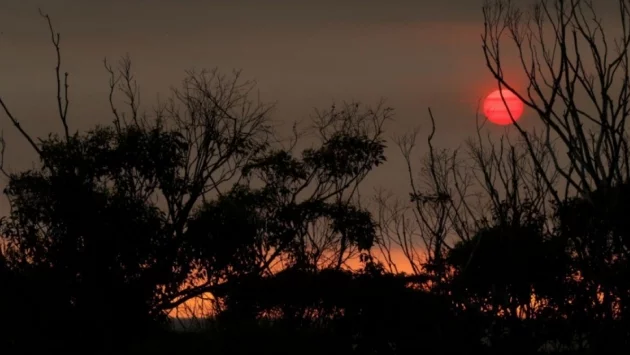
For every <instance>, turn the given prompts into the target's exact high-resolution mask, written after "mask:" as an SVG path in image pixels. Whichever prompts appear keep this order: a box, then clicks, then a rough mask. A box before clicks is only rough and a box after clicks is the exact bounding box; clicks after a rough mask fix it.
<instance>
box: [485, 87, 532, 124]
mask: <svg viewBox="0 0 630 355" xmlns="http://www.w3.org/2000/svg"><path fill="white" fill-rule="evenodd" d="M503 100H505V102H503ZM523 109H524V107H523V102H522V101H521V100H520V99H519V98H518V97H517V96H516V95H515V94H514V93H512V92H511V91H509V90H495V91H493V92H492V93H490V95H488V96H487V97H486V99H485V100H484V101H483V113H484V114H485V115H486V117H487V118H488V120H489V121H490V122H492V123H494V124H497V125H500V126H505V125H509V124H510V123H512V118H514V121H517V120H518V119H519V118H521V115H522V114H523ZM510 113H511V114H512V117H510Z"/></svg>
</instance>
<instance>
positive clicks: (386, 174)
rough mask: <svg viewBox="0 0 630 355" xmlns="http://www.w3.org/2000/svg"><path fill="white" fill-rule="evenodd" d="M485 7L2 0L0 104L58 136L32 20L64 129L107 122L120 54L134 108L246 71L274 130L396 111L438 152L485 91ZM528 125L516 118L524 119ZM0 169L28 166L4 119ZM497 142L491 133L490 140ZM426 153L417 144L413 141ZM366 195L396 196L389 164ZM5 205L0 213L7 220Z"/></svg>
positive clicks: (451, 141) (451, 2) (457, 136)
mask: <svg viewBox="0 0 630 355" xmlns="http://www.w3.org/2000/svg"><path fill="white" fill-rule="evenodd" d="M481 5H482V0H448V1H421V0H388V1H384V0H382V1H377V0H318V1H315V0H313V1H306V0H302V1H300V0H264V1H263V0H223V1H220V0H177V1H176V0H172V1H166V0H133V1H131V0H127V1H123V0H108V1H86V0H46V1H44V0H40V1H35V0H0V32H2V34H1V35H0V53H1V55H0V95H2V97H3V99H4V100H5V102H6V103H7V104H8V105H9V107H10V108H11V110H12V111H13V112H14V114H15V115H16V117H18V118H19V119H20V120H21V121H22V123H23V126H24V127H25V128H26V129H27V130H28V131H30V132H33V133H34V134H35V135H45V134H47V133H48V132H50V131H51V130H56V131H58V130H59V129H60V127H61V125H60V122H59V120H58V119H57V118H56V108H55V92H54V85H55V81H54V71H53V69H54V65H55V57H54V55H55V54H54V49H53V47H52V45H51V43H50V37H49V34H48V32H47V31H48V29H47V24H46V22H45V21H44V20H43V19H42V18H41V17H40V16H39V15H38V12H37V9H38V7H41V8H42V10H43V11H44V12H47V13H49V14H50V16H51V17H52V19H53V22H54V25H55V27H56V30H57V31H59V32H61V40H62V43H61V46H62V51H63V53H62V55H63V61H64V62H63V70H66V71H68V72H70V101H71V103H70V113H69V121H70V125H71V126H73V127H76V128H81V129H84V128H88V127H91V126H93V125H94V124H96V123H98V122H107V121H109V120H111V114H110V113H109V111H108V108H107V89H108V87H107V73H106V72H105V70H104V69H103V65H102V60H103V58H104V57H108V58H111V59H112V60H115V59H117V58H118V57H119V56H121V55H123V54H125V53H127V52H128V53H129V54H130V55H131V57H132V59H133V62H134V65H135V68H136V74H137V79H138V80H139V83H140V86H141V90H142V99H143V103H145V104H147V105H150V104H152V103H153V102H154V98H155V94H156V93H157V92H165V91H166V89H167V88H168V87H169V86H171V85H178V84H179V82H180V80H181V79H182V78H183V76H184V70H186V69H191V68H213V67H219V68H220V69H221V70H223V71H226V72H227V71H230V70H231V69H233V68H240V69H243V75H244V77H245V78H248V79H255V80H257V81H258V83H259V86H258V87H259V89H260V92H261V95H262V98H263V100H267V101H277V102H278V105H277V109H276V111H275V113H274V119H276V120H281V121H290V120H296V119H297V120H299V119H303V118H305V117H307V116H308V115H309V114H311V113H312V110H313V108H314V107H320V108H321V107H327V106H329V105H330V104H331V103H332V102H333V100H337V101H341V100H353V99H354V100H360V101H362V102H365V103H375V102H376V101H378V99H379V98H381V97H383V98H385V99H387V102H388V104H389V105H390V106H393V107H394V108H395V109H396V116H395V119H396V122H394V123H392V124H391V125H390V126H389V134H390V135H391V134H399V133H402V132H405V131H407V130H409V129H410V128H412V127H415V126H420V127H421V128H422V129H423V131H422V135H423V136H425V135H426V134H427V133H428V128H429V127H428V123H429V121H428V115H427V107H429V106H430V107H432V109H433V110H434V113H435V115H436V118H437V119H438V122H437V125H438V135H437V139H438V140H439V143H440V145H442V146H445V147H453V146H455V145H457V144H460V143H462V142H463V140H464V139H465V138H466V137H467V136H469V135H471V134H472V133H473V132H474V131H473V130H474V127H475V111H476V107H477V102H478V100H479V99H480V98H482V96H485V95H486V94H487V93H489V92H490V91H491V90H492V89H493V88H494V87H495V81H494V80H493V78H492V77H491V75H490V73H489V71H488V70H487V69H486V67H485V62H484V59H483V53H482V50H481V39H480V35H481V33H482V30H483V19H482V13H481ZM526 118H527V113H526V114H525V116H524V119H526ZM0 128H1V129H3V130H4V133H5V138H6V140H7V143H8V145H9V146H8V149H7V152H6V154H7V156H6V158H7V164H8V165H9V167H10V168H12V169H13V170H17V169H20V168H24V167H28V166H30V164H31V162H32V160H33V155H32V154H31V152H30V151H29V149H28V147H27V145H26V144H25V143H24V142H23V140H22V139H21V138H19V137H18V136H17V135H16V134H15V130H14V129H13V127H12V126H10V125H9V123H8V120H7V119H6V117H5V115H4V113H2V114H0ZM494 129H495V130H499V128H496V127H495V128H494ZM423 141H424V140H423ZM389 159H390V160H391V163H390V164H389V165H388V166H387V167H386V168H383V169H380V170H379V171H377V172H376V174H375V176H374V178H372V179H371V180H370V183H371V184H375V185H376V184H384V185H386V186H385V187H388V188H394V189H397V190H398V191H399V192H400V191H404V190H405V189H406V185H405V180H406V175H405V171H404V169H402V166H401V165H400V160H399V159H398V156H397V155H396V151H393V150H392V151H391V152H390V153H389ZM6 208H7V206H6V203H5V201H4V199H2V202H0V209H1V210H0V212H3V211H6Z"/></svg>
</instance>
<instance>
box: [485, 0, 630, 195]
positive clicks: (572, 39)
mask: <svg viewBox="0 0 630 355" xmlns="http://www.w3.org/2000/svg"><path fill="white" fill-rule="evenodd" d="M616 2H617V4H618V10H619V11H618V15H619V17H618V23H617V24H616V25H617V26H616V27H617V28H619V32H618V34H617V35H615V36H611V35H610V30H609V31H605V29H604V21H603V19H602V18H600V17H599V16H598V15H597V13H596V11H595V3H594V2H592V1H582V0H570V1H569V0H557V1H552V2H549V1H538V2H536V4H535V5H534V6H533V7H532V8H531V10H530V11H524V10H522V9H521V8H519V7H517V6H515V5H514V4H513V3H512V2H510V1H489V2H487V3H486V5H485V6H484V10H483V13H484V19H485V27H484V34H483V36H482V40H483V50H484V55H485V58H486V63H487V66H488V68H489V69H490V72H491V73H492V74H493V76H494V77H495V78H496V79H497V81H498V84H499V86H500V87H502V88H506V89H508V90H510V91H512V92H514V93H515V94H516V95H517V96H518V97H519V98H520V99H521V100H522V101H523V102H524V103H525V105H526V106H528V107H529V108H531V109H532V110H533V111H534V112H535V113H536V115H537V116H538V117H539V119H540V122H541V123H542V124H543V127H544V128H543V129H544V132H543V134H544V144H545V146H546V148H547V150H548V152H549V154H550V155H551V157H552V160H553V162H554V173H556V172H557V173H558V174H560V175H561V176H562V178H563V179H562V180H563V181H562V182H563V183H566V185H568V186H569V188H566V187H564V191H565V192H566V193H571V191H573V193H579V194H581V195H583V196H586V197H588V194H589V193H590V192H592V191H594V190H596V189H599V188H606V187H609V186H612V185H614V184H616V183H620V182H623V181H625V180H627V178H628V176H629V171H630V170H629V169H630V167H629V166H628V148H627V131H626V119H627V116H628V112H629V111H628V100H629V98H630V92H629V90H628V84H629V74H630V73H629V71H628V47H629V46H630V23H629V21H630V17H629V16H628V15H629V14H630V12H629V8H628V3H627V1H623V0H621V1H616ZM606 22H609V21H606ZM508 39H509V43H510V44H511V45H512V48H514V49H515V50H516V53H517V58H514V59H512V60H511V61H512V62H513V61H514V60H516V61H517V62H519V63H520V65H521V68H522V73H524V74H525V77H526V85H525V87H518V86H516V85H514V84H513V83H512V82H511V81H510V79H509V78H507V77H506V75H505V72H504V62H506V61H508V60H510V59H508V58H507V57H505V55H504V53H505V52H506V48H505V47H506V43H505V41H506V40H508ZM514 126H515V127H516V128H517V129H518V130H519V132H520V133H521V135H522V137H523V139H524V140H525V142H526V143H527V144H529V145H532V144H533V142H532V139H531V133H529V132H526V131H525V130H524V129H523V128H522V127H521V125H520V124H519V122H516V121H515V122H514ZM555 143H560V145H557V144H555ZM554 145H555V146H554ZM530 149H533V147H531V148H530ZM534 161H536V159H534ZM538 169H539V171H542V170H543V169H542V167H540V166H539V167H538ZM547 184H548V185H550V187H551V191H552V193H553V195H554V197H555V199H556V200H557V201H560V200H562V199H564V198H565V197H566V194H564V195H563V187H562V186H556V185H554V184H553V183H552V181H551V179H549V181H547Z"/></svg>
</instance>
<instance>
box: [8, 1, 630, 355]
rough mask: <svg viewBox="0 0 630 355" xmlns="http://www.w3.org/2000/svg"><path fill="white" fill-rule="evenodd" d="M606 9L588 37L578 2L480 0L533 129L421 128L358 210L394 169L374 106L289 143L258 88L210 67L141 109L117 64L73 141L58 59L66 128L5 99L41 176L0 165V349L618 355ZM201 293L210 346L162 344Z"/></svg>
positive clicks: (623, 219) (614, 62) (629, 300)
mask: <svg viewBox="0 0 630 355" xmlns="http://www.w3.org/2000/svg"><path fill="white" fill-rule="evenodd" d="M619 9H620V14H621V16H620V17H619V19H620V21H621V23H622V24H623V26H617V27H615V28H616V29H617V32H619V33H617V35H616V36H615V35H611V34H610V33H611V32H610V31H609V32H607V33H606V37H603V29H602V23H601V22H600V21H599V20H598V17H596V16H594V14H593V13H592V11H593V9H592V7H591V6H590V3H588V2H586V1H577V0H573V1H560V0H558V1H548V2H543V3H540V4H539V5H538V7H536V8H535V9H534V10H533V11H531V12H520V10H518V9H517V8H514V7H512V6H509V5H508V4H506V3H504V2H492V3H488V4H487V6H486V7H484V15H485V18H486V23H485V31H484V35H483V44H484V47H483V50H484V54H485V55H486V58H487V65H488V68H489V69H490V72H491V73H492V75H493V76H494V78H495V79H496V80H497V82H498V84H499V86H500V87H502V88H507V89H509V90H512V91H514V92H515V93H516V94H518V95H519V97H520V98H521V99H522V100H523V101H524V102H525V104H526V105H527V107H528V108H529V110H530V111H531V112H534V115H533V116H534V117H532V119H536V120H538V122H539V123H540V125H539V127H540V128H541V130H539V131H538V132H537V133H536V132H530V131H527V130H525V129H524V128H523V127H522V126H521V125H520V124H519V123H518V122H515V123H514V125H513V127H512V128H511V132H509V133H508V134H506V135H505V136H504V137H502V138H501V139H499V140H493V139H490V138H486V133H484V132H485V131H484V129H483V127H481V126H480V127H479V129H478V131H477V132H473V133H474V134H473V138H471V140H470V141H468V142H466V144H465V145H463V146H462V147H461V148H460V149H458V150H444V149H441V148H438V147H436V142H434V140H433V133H434V130H435V124H434V127H433V131H432V132H426V133H427V135H428V137H429V139H428V144H427V148H428V150H427V153H426V155H425V156H423V157H420V158H418V159H417V160H416V159H415V158H414V146H415V137H416V134H411V135H405V136H402V137H399V138H398V139H396V140H395V141H394V143H395V144H396V145H397V146H398V147H399V148H400V152H401V153H402V154H403V156H404V158H405V159H406V161H407V163H408V167H409V172H405V171H401V172H399V173H403V174H407V173H408V174H409V182H410V188H409V190H410V194H409V198H408V199H403V200H396V199H393V198H391V197H388V196H387V195H386V194H385V193H380V194H378V196H376V198H371V197H366V195H365V193H364V192H363V193H362V194H359V191H360V189H359V188H360V185H361V183H362V182H363V181H364V179H365V178H366V176H368V174H369V172H370V171H372V170H373V169H374V168H376V167H378V166H379V165H381V164H383V163H385V160H386V157H385V147H386V143H387V142H386V140H385V139H384V138H385V137H384V128H385V127H386V124H387V122H388V121H390V118H391V115H392V110H391V109H389V108H386V107H384V106H383V105H378V106H376V107H373V108H369V107H367V106H363V105H359V104H355V103H350V104H344V105H340V106H338V107H334V106H333V107H332V108H330V109H326V110H322V111H317V112H316V114H315V115H314V116H313V119H312V122H310V123H309V124H308V125H307V126H306V127H301V126H295V129H294V130H293V134H292V135H290V136H289V137H287V136H281V135H280V134H279V132H280V131H281V130H279V129H278V128H277V127H275V126H274V125H273V124H272V121H271V118H270V116H271V114H272V112H271V107H270V106H268V105H265V104H263V103H260V102H257V101H256V100H254V99H253V97H255V96H252V95H251V94H252V90H253V89H254V86H253V84H252V83H249V82H246V81H242V80H241V79H240V78H239V75H238V73H235V74H234V75H231V76H230V75H227V76H226V75H222V74H220V72H218V71H204V72H197V73H195V72H190V73H188V74H187V76H186V78H185V80H184V81H183V85H182V86H181V88H179V89H174V90H173V95H172V96H171V98H170V99H169V100H167V101H166V102H162V103H160V104H158V105H157V106H156V107H154V108H153V109H152V110H151V111H150V112H147V111H145V110H144V109H142V108H141V107H139V106H138V104H137V102H138V100H137V99H138V92H137V86H136V84H135V80H134V78H133V71H132V67H131V62H130V60H129V59H128V58H123V59H122V60H121V61H120V62H119V63H118V66H110V65H109V64H108V63H107V62H106V63H105V68H106V70H107V71H108V72H109V73H110V75H111V80H110V87H111V95H110V102H111V109H112V117H113V122H112V123H111V124H108V125H103V126H99V127H94V128H93V129H92V130H90V131H87V132H77V131H74V130H72V128H71V127H72V124H71V123H72V119H73V118H72V116H71V115H67V112H68V106H69V105H68V102H69V99H68V96H67V94H68V92H67V88H68V86H67V85H66V84H67V82H68V81H67V80H68V76H67V75H65V76H64V75H63V72H61V69H60V66H59V65H57V71H56V74H57V83H58V87H59V95H58V103H59V105H58V113H59V118H60V121H61V127H62V131H61V133H59V134H51V135H49V136H47V137H43V138H37V137H32V136H31V135H30V134H29V133H28V132H26V131H25V130H24V129H23V127H22V126H21V125H20V122H19V121H18V115H17V114H14V112H13V111H12V110H11V109H10V105H9V103H7V102H5V101H3V100H1V99H0V104H1V105H2V107H3V109H4V113H5V115H4V119H8V120H10V122H12V124H13V126H14V129H15V131H16V132H18V133H19V134H21V135H22V136H23V138H24V139H26V140H27V141H28V142H29V143H30V145H31V147H32V149H33V151H34V152H35V153H36V155H37V158H38V160H39V161H38V164H37V165H36V166H34V167H33V168H32V169H29V170H26V171H21V172H13V171H9V169H8V167H6V166H3V168H2V172H3V173H4V174H5V177H6V182H7V185H6V189H5V190H4V194H5V196H6V198H8V200H9V202H10V206H11V210H10V211H8V213H7V214H6V215H5V216H3V217H2V219H1V220H0V235H1V236H2V237H1V238H2V240H1V243H0V246H1V249H0V250H1V253H0V285H1V286H2V292H0V309H1V312H0V317H1V319H0V327H1V329H0V337H1V338H2V342H1V343H0V346H1V347H2V349H0V351H1V352H2V353H5V354H10V353H29V354H30V353H40V354H47V353H58V352H59V353H79V354H91V353H95V354H96V353H103V354H109V353H116V354H124V353H129V354H142V353H158V354H160V353H162V354H169V353H170V354H175V353H178V354H196V353H199V354H201V353H214V354H250V353H263V354H264V353H274V354H328V353H334V354H437V353H457V354H472V353H475V354H476V353H481V354H513V353H523V354H532V353H539V352H549V353H556V354H559V353H566V354H608V353H627V351H628V349H630V344H629V342H630V323H629V322H630V267H629V266H630V265H629V264H628V263H629V261H630V218H628V217H629V216H630V215H629V214H628V213H629V212H628V211H630V180H629V179H630V156H629V151H628V136H627V130H626V119H627V117H628V115H629V114H630V105H629V103H630V101H629V98H630V90H629V84H630V81H629V78H630V75H629V71H628V69H629V63H628V52H627V49H628V46H629V45H630V23H629V21H630V11H629V9H628V7H627V1H619ZM44 18H45V19H46V20H48V21H49V23H50V20H49V19H48V18H47V17H46V16H44ZM50 29H51V33H52V34H53V43H54V44H55V48H56V49H57V53H59V46H58V45H59V37H58V36H55V35H54V31H53V29H52V26H51V28H50ZM539 29H542V32H539ZM546 31H550V32H546ZM541 33H544V34H545V35H543V36H541ZM547 34H551V36H548V35H547ZM506 43H507V44H506ZM504 46H505V47H507V46H515V47H516V49H517V50H518V52H519V53H520V58H521V59H522V62H520V63H521V64H522V71H523V73H524V74H525V77H526V78H528V81H527V85H525V86H524V87H521V86H519V87H516V86H511V84H512V83H511V82H510V81H509V80H507V79H506V78H504V76H503V70H502V66H501V63H502V57H500V56H499V48H500V47H501V48H503V47H504ZM427 55H430V54H427ZM58 64H59V63H58ZM121 102H124V103H123V104H121ZM429 114H430V115H431V118H432V121H433V116H432V114H431V112H430V113H429ZM77 119H78V118H77ZM433 122H434V123H435V121H433ZM0 143H2V141H0ZM0 147H1V148H2V152H3V153H4V152H5V148H6V147H5V144H0ZM8 148H10V147H8ZM9 150H10V149H7V150H6V151H9ZM416 161H417V162H418V163H419V164H420V165H419V166H416V164H415V163H416ZM392 173H394V172H392ZM396 255H399V256H396ZM401 256H402V257H401ZM351 262H354V263H355V265H358V267H355V268H353V269H350V268H349V267H348V265H349V263H351ZM403 264H405V265H409V266H410V268H407V270H409V271H407V272H406V273H403V272H400V271H399V268H402V267H403ZM204 294H211V295H212V296H213V297H214V305H213V307H212V319H211V320H210V321H208V323H207V326H206V327H205V328H204V330H203V331H202V332H195V333H178V332H173V331H170V330H169V329H168V327H167V326H166V325H167V324H168V317H167V315H168V314H169V312H170V311H171V310H172V309H174V308H175V307H178V306H180V305H182V304H185V303H186V302H188V301H189V300H191V299H194V298H196V297H199V296H200V295H204Z"/></svg>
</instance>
